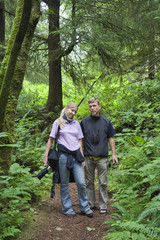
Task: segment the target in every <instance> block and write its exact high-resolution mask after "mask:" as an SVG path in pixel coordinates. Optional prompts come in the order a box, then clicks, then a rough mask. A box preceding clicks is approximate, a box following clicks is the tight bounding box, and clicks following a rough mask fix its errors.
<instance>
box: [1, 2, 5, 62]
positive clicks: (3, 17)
mask: <svg viewBox="0 0 160 240" xmlns="http://www.w3.org/2000/svg"><path fill="white" fill-rule="evenodd" d="M4 8H5V4H4V1H0V45H1V46H0V62H2V60H3V57H4V50H3V47H2V46H3V44H4V41H5V13H4Z"/></svg>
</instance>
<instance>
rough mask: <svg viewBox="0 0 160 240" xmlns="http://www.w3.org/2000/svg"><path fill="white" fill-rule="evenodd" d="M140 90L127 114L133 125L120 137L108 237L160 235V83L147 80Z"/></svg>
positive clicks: (137, 239) (135, 239) (138, 239)
mask: <svg viewBox="0 0 160 240" xmlns="http://www.w3.org/2000/svg"><path fill="white" fill-rule="evenodd" d="M134 86H135V85H134ZM129 88H130V89H132V92H134V91H135V88H133V85H132V86H129ZM136 90H137V89H136ZM138 90H139V91H138V93H139V94H140V93H141V94H142V96H140V95H139V98H138V99H137V97H138V96H133V95H132V104H131V105H130V104H128V111H127V112H126V116H125V118H126V119H128V126H129V127H126V128H124V129H122V132H121V133H119V134H117V138H116V141H117V152H118V155H119V159H120V162H119V166H117V168H116V169H115V170H114V171H112V172H111V173H110V176H109V178H110V180H109V183H111V185H110V186H109V187H110V189H111V190H112V191H113V198H115V200H116V201H115V203H114V204H113V206H114V207H116V209H117V211H116V212H115V213H114V214H113V217H114V220H112V221H108V222H105V224H106V225H107V228H108V233H109V234H108V235H107V236H106V237H105V238H104V239H106V240H131V239H132V240H148V239H149V240H159V239H160V134H159V127H160V121H159V119H160V113H159V112H160V111H159V110H160V105H159V102H160V99H159V98H160V96H159V94H157V93H158V92H159V90H160V84H159V82H158V81H157V82H156V81H155V82H150V83H149V82H145V85H144V86H143V84H141V86H139V89H138ZM144 90H145V91H144ZM129 94H131V91H130V92H129ZM121 104H123V101H122V102H121ZM146 113H147V114H146ZM120 114H121V113H120ZM123 114H124V112H123ZM135 117H136V118H138V120H137V119H135ZM125 118H123V120H122V121H123V126H125V125H126V124H127V122H126V121H124V120H125ZM133 122H134V123H133ZM121 123H122V122H121Z"/></svg>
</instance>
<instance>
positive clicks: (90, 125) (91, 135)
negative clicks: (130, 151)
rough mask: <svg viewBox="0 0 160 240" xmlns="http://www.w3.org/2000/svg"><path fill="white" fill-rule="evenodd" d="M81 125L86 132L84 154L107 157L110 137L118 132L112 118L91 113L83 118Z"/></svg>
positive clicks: (84, 132)
mask: <svg viewBox="0 0 160 240" xmlns="http://www.w3.org/2000/svg"><path fill="white" fill-rule="evenodd" d="M81 127H82V131H83V134H84V155H85V156H93V157H107V156H108V138H110V137H113V136H114V135H115V134H116V133H115V130H114V129H113V126H112V124H111V122H110V120H109V119H108V118H106V117H103V116H98V117H95V116H92V115H91V116H89V117H85V118H83V119H82V121H81Z"/></svg>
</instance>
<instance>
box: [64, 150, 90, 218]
mask: <svg viewBox="0 0 160 240" xmlns="http://www.w3.org/2000/svg"><path fill="white" fill-rule="evenodd" d="M66 163H67V155H66V154H61V156H60V157H59V173H60V178H61V184H60V195H61V202H62V212H63V213H64V214H68V213H70V212H72V211H73V207H72V200H71V196H70V194H69V178H70V171H69V170H68V169H67V168H66ZM73 175H74V179H75V182H76V184H77V189H78V199H79V208H80V211H81V212H85V211H87V210H88V209H90V207H89V204H88V198H87V194H86V184H85V179H84V173H83V167H82V164H81V163H78V162H77V161H76V160H75V158H73Z"/></svg>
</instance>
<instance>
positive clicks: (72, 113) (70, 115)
mask: <svg viewBox="0 0 160 240" xmlns="http://www.w3.org/2000/svg"><path fill="white" fill-rule="evenodd" d="M76 112H77V108H76V107H71V108H67V109H66V110H65V113H66V116H67V118H70V119H73V118H74V116H75V115H76Z"/></svg>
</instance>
